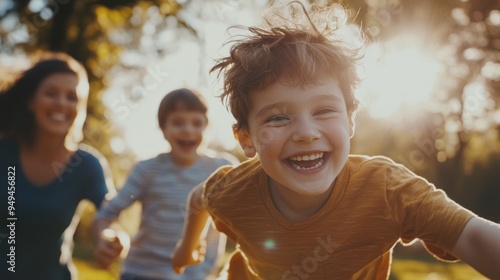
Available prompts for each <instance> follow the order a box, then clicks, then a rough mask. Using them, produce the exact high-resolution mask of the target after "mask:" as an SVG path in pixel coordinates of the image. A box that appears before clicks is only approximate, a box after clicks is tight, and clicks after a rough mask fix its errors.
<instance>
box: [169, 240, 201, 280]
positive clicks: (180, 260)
mask: <svg viewBox="0 0 500 280" xmlns="http://www.w3.org/2000/svg"><path fill="white" fill-rule="evenodd" d="M194 245H195V246H189V244H184V242H183V241H182V240H180V241H179V242H178V243H177V246H176V247H175V250H174V253H173V254H172V257H171V261H172V268H173V269H174V271H175V273H177V274H182V273H184V269H185V268H186V266H191V265H196V264H199V263H202V262H203V261H204V260H205V253H206V250H207V243H206V241H205V240H202V241H200V242H199V243H198V244H194Z"/></svg>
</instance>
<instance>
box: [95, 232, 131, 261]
mask: <svg viewBox="0 0 500 280" xmlns="http://www.w3.org/2000/svg"><path fill="white" fill-rule="evenodd" d="M128 243H129V238H128V235H127V234H126V233H125V232H118V231H116V230H113V229H105V230H103V232H102V234H101V235H100V236H99V238H98V240H97V244H96V246H95V248H94V258H95V260H96V262H97V264H98V265H99V266H101V267H102V268H108V267H109V266H110V265H111V263H113V262H114V261H115V260H116V259H118V257H119V256H120V254H121V253H122V252H125V251H126V250H124V249H126V248H128Z"/></svg>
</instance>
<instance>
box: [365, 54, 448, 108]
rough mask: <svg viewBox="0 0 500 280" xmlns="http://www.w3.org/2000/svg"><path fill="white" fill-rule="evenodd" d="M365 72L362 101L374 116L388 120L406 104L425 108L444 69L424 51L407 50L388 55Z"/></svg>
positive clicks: (384, 55) (383, 56)
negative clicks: (439, 74) (441, 70)
mask: <svg viewBox="0 0 500 280" xmlns="http://www.w3.org/2000/svg"><path fill="white" fill-rule="evenodd" d="M379 52H381V51H380V50H379ZM365 69H366V70H365V75H366V79H365V81H364V85H363V88H362V92H361V94H360V98H361V100H362V102H363V104H364V106H365V107H366V109H367V110H368V112H369V114H370V115H371V116H372V117H374V118H389V117H391V116H392V115H393V114H395V113H397V112H398V111H399V110H401V109H402V107H403V105H406V106H409V107H411V108H413V109H418V107H419V106H425V102H426V101H428V100H429V99H430V98H431V93H432V91H433V89H434V86H435V83H436V78H437V76H438V73H439V71H440V69H441V67H440V64H439V63H437V62H436V61H434V60H432V59H430V58H429V57H428V56H426V55H425V53H423V52H422V51H420V50H418V49H414V48H406V49H398V50H393V51H390V52H386V53H385V54H383V55H381V56H380V59H379V60H378V61H377V62H374V63H372V64H371V65H369V66H368V67H366V68H365Z"/></svg>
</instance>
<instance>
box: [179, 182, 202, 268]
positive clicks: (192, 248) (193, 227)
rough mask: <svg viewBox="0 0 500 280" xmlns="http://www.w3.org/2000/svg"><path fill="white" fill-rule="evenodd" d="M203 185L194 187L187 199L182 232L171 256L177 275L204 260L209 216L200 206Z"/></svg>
mask: <svg viewBox="0 0 500 280" xmlns="http://www.w3.org/2000/svg"><path fill="white" fill-rule="evenodd" d="M203 184H204V182H202V183H201V184H199V185H198V186H196V187H195V188H194V189H193V190H192V191H191V193H190V194H189V196H188V199H187V209H186V219H185V222H184V231H183V234H182V237H181V240H179V242H177V246H176V248H175V251H174V253H173V254H172V267H173V269H174V271H175V272H176V273H178V274H181V273H183V272H184V269H185V267H186V266H189V265H195V264H198V263H201V262H203V261H204V258H205V248H206V241H205V237H206V229H207V225H208V223H207V222H208V218H209V214H208V211H207V210H206V209H205V207H203V204H202V192H203Z"/></svg>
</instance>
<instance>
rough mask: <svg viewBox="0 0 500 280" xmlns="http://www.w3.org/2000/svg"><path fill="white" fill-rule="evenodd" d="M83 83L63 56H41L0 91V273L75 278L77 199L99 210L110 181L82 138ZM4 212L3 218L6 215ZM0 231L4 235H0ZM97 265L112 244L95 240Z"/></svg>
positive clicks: (115, 249) (115, 251)
mask: <svg viewBox="0 0 500 280" xmlns="http://www.w3.org/2000/svg"><path fill="white" fill-rule="evenodd" d="M88 93H89V84H88V80H87V75H86V72H85V69H84V68H83V67H82V65H81V64H80V63H78V62H77V61H76V60H74V59H73V58H71V57H70V56H68V55H65V54H60V53H48V54H43V55H41V56H40V57H39V58H38V60H37V62H36V63H34V64H33V66H32V67H31V68H29V69H28V70H26V71H24V72H22V73H21V74H20V75H19V76H18V78H17V79H16V80H14V82H13V83H12V84H11V85H10V86H8V87H6V88H5V89H4V90H3V91H2V92H1V93H0V155H1V157H0V182H1V183H0V189H1V191H0V202H1V208H0V215H1V216H0V217H1V218H2V220H3V221H4V222H7V224H8V225H9V226H8V227H5V226H2V227H1V228H0V249H1V250H0V255H1V256H0V263H1V264H0V276H1V277H0V279H39V280H44V279H47V280H49V279H50V280H59V279H61V280H63V279H64V280H67V279H68V280H69V279H76V270H75V269H74V266H73V264H72V262H71V247H72V237H73V233H74V231H75V228H76V226H77V224H78V221H79V218H80V211H78V207H77V206H78V205H79V203H80V201H81V200H83V199H88V200H90V201H92V203H93V204H94V205H95V206H96V208H99V207H100V205H101V204H102V202H103V201H104V200H105V199H104V198H105V196H106V194H107V193H108V192H109V191H110V190H109V189H108V187H111V186H112V181H111V180H108V179H107V178H109V177H106V176H105V172H104V169H103V165H102V163H104V161H102V157H99V156H98V155H97V153H96V151H95V150H93V149H91V148H90V147H88V146H83V145H81V144H78V143H79V141H81V139H82V138H83V137H82V136H83V132H82V128H83V123H84V121H85V117H86V105H87V97H88ZM8 218H10V220H8ZM2 237H7V238H2ZM98 244H99V246H100V247H99V248H98V250H97V251H100V252H102V253H101V254H99V255H100V256H101V258H102V260H101V261H103V263H109V262H110V261H109V260H111V259H115V258H116V257H117V256H118V255H119V253H120V251H121V250H122V248H123V247H122V245H121V244H120V242H109V243H108V244H105V243H103V242H99V243H98Z"/></svg>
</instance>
